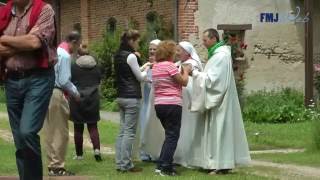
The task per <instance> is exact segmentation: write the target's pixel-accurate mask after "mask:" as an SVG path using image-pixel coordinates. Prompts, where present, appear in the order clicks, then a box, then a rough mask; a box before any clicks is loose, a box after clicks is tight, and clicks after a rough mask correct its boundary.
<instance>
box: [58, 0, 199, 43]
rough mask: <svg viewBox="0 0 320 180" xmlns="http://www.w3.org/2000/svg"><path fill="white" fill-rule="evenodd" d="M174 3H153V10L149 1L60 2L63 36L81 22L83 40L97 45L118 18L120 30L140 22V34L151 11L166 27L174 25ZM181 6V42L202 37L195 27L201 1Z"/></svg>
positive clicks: (161, 0)
mask: <svg viewBox="0 0 320 180" xmlns="http://www.w3.org/2000/svg"><path fill="white" fill-rule="evenodd" d="M174 1H175V0H153V5H152V6H151V7H150V4H149V3H147V0H61V36H62V37H64V36H65V35H66V33H68V32H69V31H71V30H72V29H73V25H74V24H75V23H79V22H81V29H82V35H83V40H84V41H85V42H93V41H96V40H98V39H99V38H101V36H102V33H103V32H104V30H105V29H106V26H107V20H108V19H109V18H110V17H114V18H116V20H117V27H119V26H120V27H122V28H125V27H126V24H127V23H128V21H129V20H130V19H131V18H133V19H134V20H136V21H137V22H138V24H139V30H140V31H144V29H145V25H146V18H145V16H146V14H147V13H148V12H150V11H156V12H157V13H158V14H159V15H160V16H163V17H164V20H165V22H166V23H171V22H173V20H174V16H175V14H174V12H175V11H174V10H175V7H174ZM187 2H188V3H187ZM186 3H187V5H186ZM178 6H179V9H178V22H179V23H178V35H179V36H178V37H179V40H188V38H189V35H190V34H195V35H198V33H199V30H198V26H196V25H195V24H194V21H195V16H194V14H195V12H196V11H197V10H198V0H178ZM197 37H198V36H197Z"/></svg>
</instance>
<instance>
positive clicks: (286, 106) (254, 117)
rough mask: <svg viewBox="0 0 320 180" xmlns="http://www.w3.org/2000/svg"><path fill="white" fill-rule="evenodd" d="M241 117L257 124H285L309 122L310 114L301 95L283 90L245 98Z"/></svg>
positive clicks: (257, 93) (256, 93) (290, 90)
mask: <svg viewBox="0 0 320 180" xmlns="http://www.w3.org/2000/svg"><path fill="white" fill-rule="evenodd" d="M243 117H244V120H245V121H250V122H257V123H286V122H302V121H308V120H311V118H312V113H311V112H310V111H309V110H307V109H306V108H305V107H304V101H303V93H301V92H299V91H297V90H293V89H290V88H285V89H282V90H281V91H270V92H267V91H265V90H263V91H258V92H255V93H252V94H250V95H249V96H247V97H246V101H245V106H244V107H243Z"/></svg>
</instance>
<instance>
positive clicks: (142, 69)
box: [140, 62, 153, 71]
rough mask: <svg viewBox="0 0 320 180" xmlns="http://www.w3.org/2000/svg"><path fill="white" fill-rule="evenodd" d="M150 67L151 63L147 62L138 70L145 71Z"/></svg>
mask: <svg viewBox="0 0 320 180" xmlns="http://www.w3.org/2000/svg"><path fill="white" fill-rule="evenodd" d="M152 65H153V63H150V62H147V63H145V64H144V65H143V66H142V67H141V68H140V70H141V71H145V70H147V69H149V68H150V67H151V66H152Z"/></svg>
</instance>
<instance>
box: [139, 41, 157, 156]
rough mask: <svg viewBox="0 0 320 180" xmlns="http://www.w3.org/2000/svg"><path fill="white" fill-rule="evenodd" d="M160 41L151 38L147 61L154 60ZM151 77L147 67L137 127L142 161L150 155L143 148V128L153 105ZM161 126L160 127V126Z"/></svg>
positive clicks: (150, 71)
mask: <svg viewBox="0 0 320 180" xmlns="http://www.w3.org/2000/svg"><path fill="white" fill-rule="evenodd" d="M160 42H161V41H160V40H159V39H155V40H152V41H151V42H150V44H149V50H148V51H149V63H154V62H155V52H156V50H157V46H158V45H159V43H160ZM151 78H152V70H151V69H148V71H147V79H148V80H147V81H146V82H144V84H143V85H142V94H143V100H142V107H141V109H140V121H139V124H140V126H139V128H140V149H141V150H140V159H141V160H142V161H151V160H152V157H151V155H149V154H148V153H146V152H145V151H144V150H143V148H144V146H145V142H144V139H145V134H144V132H145V128H146V124H147V121H148V120H150V118H151V116H150V115H151V110H152V111H154V105H153V103H150V96H153V94H152V95H151V94H150V91H151V84H152V83H151ZM152 118H153V119H155V118H156V117H155V116H152ZM160 128H161V127H160Z"/></svg>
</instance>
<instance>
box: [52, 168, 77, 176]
mask: <svg viewBox="0 0 320 180" xmlns="http://www.w3.org/2000/svg"><path fill="white" fill-rule="evenodd" d="M48 175H49V176H74V175H75V173H73V172H70V171H67V170H65V169H64V168H48Z"/></svg>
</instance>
